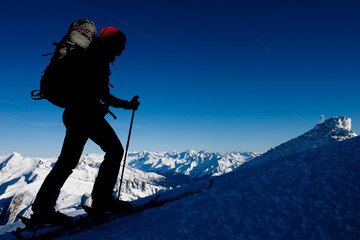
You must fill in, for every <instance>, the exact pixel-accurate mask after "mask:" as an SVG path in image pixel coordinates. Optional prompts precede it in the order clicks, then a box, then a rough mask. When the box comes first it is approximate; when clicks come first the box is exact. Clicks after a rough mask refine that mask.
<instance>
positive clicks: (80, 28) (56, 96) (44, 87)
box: [31, 19, 97, 108]
mask: <svg viewBox="0 0 360 240" xmlns="http://www.w3.org/2000/svg"><path fill="white" fill-rule="evenodd" d="M96 37H97V32H96V27H95V24H94V22H93V21H91V20H88V19H82V20H78V21H74V22H72V23H71V24H70V27H69V30H68V32H67V34H66V35H65V36H64V37H63V38H62V39H61V41H60V43H54V45H56V49H55V52H54V53H53V57H52V58H51V61H50V64H49V65H48V66H47V67H46V68H45V70H44V72H43V75H42V77H41V80H40V90H33V91H31V98H32V99H34V100H40V99H47V100H48V101H49V102H51V103H52V104H54V105H56V106H58V107H61V108H64V107H65V106H66V105H67V103H69V101H71V99H70V98H69V94H68V92H71V90H72V89H71V87H72V86H71V81H69V80H68V81H67V79H68V78H67V77H66V76H65V77H64V75H62V74H64V72H66V68H68V67H69V66H70V65H71V64H72V65H74V63H76V61H75V60H71V58H73V56H72V55H74V53H75V52H78V51H84V50H85V49H87V48H88V47H89V45H90V43H91V42H92V41H93V39H94V38H96ZM46 55H48V54H46Z"/></svg>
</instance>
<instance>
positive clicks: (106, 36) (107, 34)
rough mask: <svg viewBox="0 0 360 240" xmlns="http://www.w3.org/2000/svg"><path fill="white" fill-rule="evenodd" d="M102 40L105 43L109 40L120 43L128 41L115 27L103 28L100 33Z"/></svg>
mask: <svg viewBox="0 0 360 240" xmlns="http://www.w3.org/2000/svg"><path fill="white" fill-rule="evenodd" d="M100 39H101V41H102V42H103V43H104V42H106V41H108V40H110V41H111V40H119V41H123V42H125V41H126V37H125V35H124V34H123V33H122V32H121V31H120V30H118V29H116V28H114V27H106V28H103V29H102V30H101V32H100Z"/></svg>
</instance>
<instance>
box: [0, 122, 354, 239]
mask: <svg viewBox="0 0 360 240" xmlns="http://www.w3.org/2000/svg"><path fill="white" fill-rule="evenodd" d="M340 123H342V124H340ZM323 129H327V130H323ZM188 153H189V154H190V155H191V153H193V152H192V151H188ZM138 154H140V155H141V154H143V153H138ZM171 154H172V153H169V154H168V155H171ZM185 154H186V153H185ZM148 155H152V156H153V155H156V154H148ZM164 156H165V155H164ZM13 158H14V159H16V158H17V159H18V161H19V159H23V160H22V161H25V159H26V158H22V157H19V155H17V156H16V154H15V156H13V157H12V158H9V157H1V158H0V160H1V161H0V164H1V167H2V169H1V171H2V170H3V166H5V165H7V164H9V161H10V160H11V159H13ZM89 158H90V159H94V157H89ZM164 159H165V158H164ZM144 160H145V161H144ZM153 160H154V159H152V158H150V157H149V158H146V157H145V158H142V160H141V161H142V162H146V161H149V162H148V163H147V164H148V165H147V167H149V166H150V168H156V166H158V163H160V162H161V163H162V164H163V163H169V164H163V165H160V167H158V168H160V169H161V168H163V167H164V165H166V166H165V168H169V169H171V171H172V172H171V174H173V173H174V172H176V171H175V170H174V169H179V168H177V167H176V163H179V161H184V160H181V158H179V159H175V160H173V161H172V163H171V161H170V158H168V157H166V161H157V162H156V161H155V160H154V161H153ZM6 161H7V163H6V164H4V163H5V162H6ZM27 161H28V160H27ZM39 161H40V162H41V160H39V159H37V162H39ZM35 162H36V161H35ZM95 162H96V161H95ZM155 162H156V163H155ZM184 162H186V161H184ZM200 162H201V161H200ZM25 163H26V161H25V162H24V169H23V170H21V171H22V173H18V172H17V171H16V170H15V169H16V168H18V166H16V165H15V164H14V165H11V164H10V165H11V166H12V167H11V168H10V169H12V170H11V171H13V172H12V173H13V174H15V177H16V176H18V177H17V178H19V179H17V178H16V179H17V180H16V181H14V180H11V179H10V178H7V180H5V181H3V180H2V178H3V175H1V178H0V179H1V182H3V183H2V185H1V188H0V194H6V193H7V192H8V191H9V192H10V191H16V190H19V188H17V187H14V190H11V188H12V185H14V184H15V183H16V184H17V183H18V182H25V183H28V182H33V183H35V182H36V181H33V179H34V176H35V175H34V174H33V173H27V171H26V169H27V168H26V167H25V166H27V165H26V164H25ZM145 164H146V163H145ZM35 165H36V164H35ZM48 165H49V164H38V165H36V166H38V168H40V169H46V168H47V167H48ZM134 165H136V164H134ZM198 165H199V164H198ZM219 165H220V164H219ZM30 166H32V165H31V164H30ZM168 166H171V167H168ZM191 166H195V165H194V164H193V165H191V164H190V166H188V167H187V168H186V169H187V170H188V169H194V168H191ZM29 169H32V167H30V168H29ZM163 170H164V169H163ZM163 170H162V171H163ZM7 171H10V170H7ZM138 171H140V170H138ZM184 172H186V171H184ZM190 172H191V171H190ZM198 172H199V171H197V173H198ZM16 174H17V175H16ZM21 174H23V175H21ZM209 174H210V172H209ZM38 175H41V172H39V174H38ZM184 175H185V174H184ZM190 175H191V174H190ZM210 175H211V174H210ZM212 175H215V174H214V172H213V173H212ZM159 176H160V175H159ZM193 176H194V175H193ZM195 176H196V174H195ZM160 177H162V176H160ZM359 177H360V137H356V134H355V133H353V132H352V131H351V121H350V119H348V118H345V117H337V118H331V119H328V120H326V121H325V122H324V123H322V124H318V125H316V126H315V127H314V128H313V129H312V130H310V131H309V132H307V133H305V134H304V135H302V136H300V137H298V138H295V139H293V140H290V141H289V142H287V143H284V144H282V145H280V146H278V147H276V148H274V149H272V150H270V151H269V152H267V153H265V154H263V155H261V156H259V157H257V158H255V159H253V160H251V161H248V162H247V161H245V163H243V164H242V165H239V166H237V168H236V169H235V170H233V171H231V172H230V173H226V174H223V175H221V176H213V178H214V179H215V183H214V185H213V187H212V188H210V189H208V190H206V191H204V192H203V193H201V194H198V195H194V196H190V197H187V198H184V199H181V200H178V201H175V202H171V203H168V204H166V205H164V206H162V207H158V208H154V209H150V210H147V211H144V212H142V213H138V214H134V215H131V216H128V217H125V218H122V219H118V220H115V221H113V222H110V223H108V224H105V225H103V226H99V227H96V228H93V229H90V230H86V231H84V232H81V233H79V234H76V235H74V236H67V237H63V238H62V239H89V240H90V239H360V201H359V200H360V184H359ZM84 178H85V179H88V178H86V177H84ZM21 179H23V180H22V181H20V180H21ZM4 183H5V187H3V184H4ZM16 184H15V185H16ZM26 186H27V185H24V187H26ZM188 187H191V185H184V186H182V187H181V188H178V189H174V190H172V191H173V192H176V191H180V190H184V189H186V188H188ZM8 189H9V190H8ZM164 194H166V192H165V193H164ZM1 196H2V195H1ZM15 197H16V196H15ZM23 198H29V197H26V194H24V197H23ZM2 199H3V198H0V201H2ZM20 202H21V201H20ZM25 205H26V204H25ZM68 209H69V208H68ZM68 212H69V214H73V215H76V214H81V213H80V212H79V211H78V210H76V209H73V210H72V211H71V210H69V211H68ZM19 225H21V224H20V223H19V222H16V223H13V224H8V225H5V226H3V227H0V238H3V239H11V235H10V233H8V231H10V230H11V229H14V228H16V227H17V226H19Z"/></svg>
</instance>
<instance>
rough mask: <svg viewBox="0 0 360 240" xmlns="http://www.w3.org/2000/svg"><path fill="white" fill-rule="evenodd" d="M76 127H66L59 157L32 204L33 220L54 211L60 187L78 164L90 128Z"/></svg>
mask: <svg viewBox="0 0 360 240" xmlns="http://www.w3.org/2000/svg"><path fill="white" fill-rule="evenodd" d="M67 120H69V119H67ZM64 123H65V125H67V124H66V122H65V114H64ZM77 126H78V127H75V125H71V126H67V130H66V135H65V139H64V143H63V147H62V150H61V153H60V156H59V158H58V160H57V162H56V163H55V165H54V167H53V169H52V170H51V171H50V173H49V174H48V176H47V177H46V178H45V181H44V182H43V184H42V186H41V188H40V190H39V192H38V193H37V195H36V198H35V201H34V203H33V204H32V210H33V212H34V216H35V218H36V217H40V218H42V217H44V214H46V213H48V212H49V211H51V210H53V209H54V207H55V205H56V200H57V198H58V196H59V194H60V189H61V187H62V186H63V185H64V183H65V181H66V179H67V178H68V177H69V176H70V174H71V173H72V170H73V169H74V168H75V167H76V166H77V164H78V162H79V159H80V156H81V153H82V151H83V148H84V145H85V143H86V141H87V139H88V136H89V132H90V130H89V129H90V128H88V127H84V125H83V126H81V125H77ZM79 126H80V127H79Z"/></svg>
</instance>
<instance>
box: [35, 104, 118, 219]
mask: <svg viewBox="0 0 360 240" xmlns="http://www.w3.org/2000/svg"><path fill="white" fill-rule="evenodd" d="M63 122H64V124H65V127H66V135H65V139H64V143H63V146H62V150H61V153H60V156H59V158H58V160H57V162H56V163H55V165H54V167H53V169H52V170H51V171H50V173H49V174H48V176H47V177H46V179H45V181H44V183H43V184H42V186H41V188H40V190H39V192H38V193H37V196H36V198H35V201H34V203H33V204H32V210H33V212H34V214H35V213H39V214H42V213H45V212H47V211H49V210H52V209H54V207H55V205H56V200H57V198H58V197H59V194H60V189H61V188H62V186H63V185H64V183H65V181H66V179H67V178H68V177H69V176H70V174H71V173H72V170H73V169H75V167H76V166H77V164H78V162H79V160H80V157H81V154H82V151H83V148H84V146H85V143H86V142H87V140H88V139H89V138H90V139H91V140H92V141H93V142H95V143H96V144H97V145H99V146H100V147H101V149H102V150H103V151H104V152H105V157H104V161H103V162H102V163H101V165H100V168H99V172H98V175H97V177H96V180H95V184H94V187H93V190H92V198H93V202H94V203H95V202H97V203H99V204H100V202H104V203H105V202H106V201H108V199H110V198H111V197H112V193H113V189H114V186H115V184H116V180H117V177H118V174H119V169H120V163H121V160H122V157H123V154H124V149H123V147H122V144H121V142H120V140H119V139H118V137H117V136H116V133H115V132H114V130H113V129H112V128H111V126H110V125H109V123H108V122H107V121H106V120H105V119H104V117H103V115H102V114H98V116H96V114H95V116H94V115H90V114H84V113H81V112H79V111H71V110H67V109H66V110H65V111H64V114H63Z"/></svg>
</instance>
